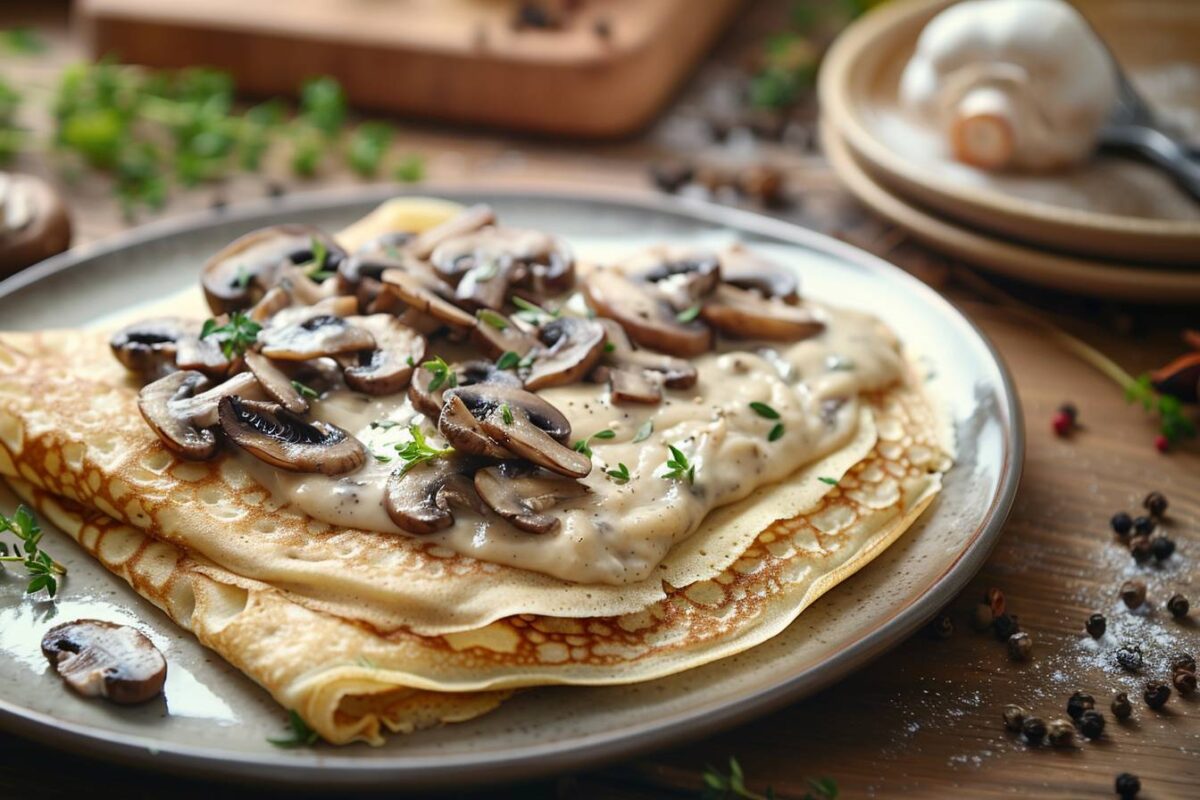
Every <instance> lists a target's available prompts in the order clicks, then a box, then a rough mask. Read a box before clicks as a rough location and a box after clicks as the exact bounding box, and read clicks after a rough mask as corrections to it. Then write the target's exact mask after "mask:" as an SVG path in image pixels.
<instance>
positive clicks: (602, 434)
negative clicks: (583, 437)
mask: <svg viewBox="0 0 1200 800" xmlns="http://www.w3.org/2000/svg"><path fill="white" fill-rule="evenodd" d="M591 438H592V439H615V438H617V434H616V433H614V432H613V431H611V430H609V429H608V428H605V429H604V430H602V431H597V432H596V433H593V434H592V435H591Z"/></svg>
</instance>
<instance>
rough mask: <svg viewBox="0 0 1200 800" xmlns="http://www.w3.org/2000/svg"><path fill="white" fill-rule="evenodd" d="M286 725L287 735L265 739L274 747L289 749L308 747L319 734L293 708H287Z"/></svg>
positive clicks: (314, 741) (314, 742) (318, 737)
mask: <svg viewBox="0 0 1200 800" xmlns="http://www.w3.org/2000/svg"><path fill="white" fill-rule="evenodd" d="M288 727H289V728H291V732H290V733H289V735H288V736H287V737H285V738H282V739H270V738H268V739H267V741H268V742H270V743H271V744H273V745H275V746H276V747H280V748H283V749H284V750H290V749H292V748H295V747H310V746H312V745H314V744H316V743H317V740H318V739H320V738H321V737H320V735H319V734H318V733H317V732H316V731H314V730H313V729H312V728H310V727H308V723H307V722H305V721H304V718H303V717H301V716H300V714H299V713H297V712H296V711H295V709H290V708H289V709H288Z"/></svg>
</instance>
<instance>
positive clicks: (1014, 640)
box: [1008, 633, 1033, 661]
mask: <svg viewBox="0 0 1200 800" xmlns="http://www.w3.org/2000/svg"><path fill="white" fill-rule="evenodd" d="M1032 654H1033V639H1031V638H1030V636H1029V634H1028V633H1014V634H1013V635H1012V636H1010V637H1008V657H1009V658H1011V659H1012V660H1013V661H1027V660H1028V659H1029V656H1030V655H1032Z"/></svg>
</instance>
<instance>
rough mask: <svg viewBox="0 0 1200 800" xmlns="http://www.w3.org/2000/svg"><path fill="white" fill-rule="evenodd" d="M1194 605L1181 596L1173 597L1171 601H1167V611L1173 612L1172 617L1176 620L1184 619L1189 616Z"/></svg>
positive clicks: (1174, 595) (1175, 595)
mask: <svg viewBox="0 0 1200 800" xmlns="http://www.w3.org/2000/svg"><path fill="white" fill-rule="evenodd" d="M1191 607H1192V604H1191V603H1189V602H1188V599H1187V598H1186V597H1184V596H1183V595H1181V594H1173V595H1171V599H1170V600H1168V601H1167V611H1170V612H1171V616H1172V617H1175V619H1183V618H1184V617H1186V616H1187V615H1188V611H1189V610H1190V609H1191Z"/></svg>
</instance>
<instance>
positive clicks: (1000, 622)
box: [992, 614, 1021, 642]
mask: <svg viewBox="0 0 1200 800" xmlns="http://www.w3.org/2000/svg"><path fill="white" fill-rule="evenodd" d="M1020 630H1021V626H1020V624H1018V623H1017V617H1016V615H1015V614H1001V615H1000V616H998V617H996V618H995V619H994V620H992V631H993V632H994V633H995V634H996V638H997V639H998V640H999V641H1001V642H1007V641H1008V638H1009V637H1010V636H1012V635H1013V634H1014V633H1017V632H1018V631H1020Z"/></svg>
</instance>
